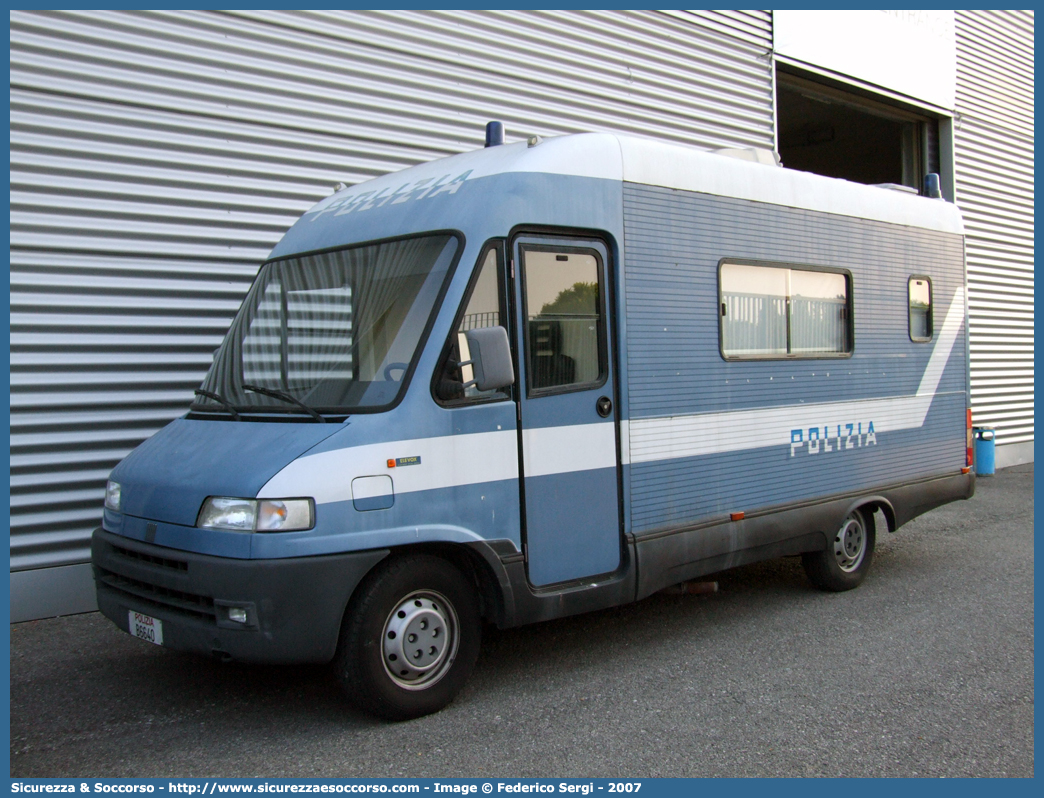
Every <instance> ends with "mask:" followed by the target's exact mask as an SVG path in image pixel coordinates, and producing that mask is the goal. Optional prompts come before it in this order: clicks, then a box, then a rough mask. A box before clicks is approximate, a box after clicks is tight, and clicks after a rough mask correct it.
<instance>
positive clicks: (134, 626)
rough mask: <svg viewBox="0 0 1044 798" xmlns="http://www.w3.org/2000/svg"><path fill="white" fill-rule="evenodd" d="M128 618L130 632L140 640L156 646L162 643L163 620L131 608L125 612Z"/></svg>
mask: <svg viewBox="0 0 1044 798" xmlns="http://www.w3.org/2000/svg"><path fill="white" fill-rule="evenodd" d="M127 615H128V616H129V620H130V633H131V634H132V635H134V636H135V637H137V638H139V639H140V640H147V641H148V642H150V643H155V644H156V645H157V646H162V645H163V621H161V620H160V619H159V618H153V617H152V616H150V615H143V614H142V613H140V612H134V611H133V610H131V611H130V612H128V613H127Z"/></svg>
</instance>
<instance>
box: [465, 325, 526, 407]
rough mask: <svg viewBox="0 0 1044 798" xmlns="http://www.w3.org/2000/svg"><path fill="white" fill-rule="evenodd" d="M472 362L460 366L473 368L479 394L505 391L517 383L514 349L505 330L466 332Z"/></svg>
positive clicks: (491, 328)
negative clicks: (512, 354)
mask: <svg viewBox="0 0 1044 798" xmlns="http://www.w3.org/2000/svg"><path fill="white" fill-rule="evenodd" d="M464 335H465V337H466V338H467V340H468V349H469V351H470V352H471V360H469V361H466V362H464V363H461V364H460V365H462V366H466V365H471V367H472V369H473V370H474V372H475V379H474V380H473V381H472V382H471V383H468V384H469V385H470V384H474V385H475V386H476V387H477V388H478V389H479V390H480V391H493V390H496V389H497V388H506V387H507V386H509V385H512V384H513V383H514V382H515V367H514V364H513V363H512V362H511V345H510V344H509V343H508V334H507V330H505V329H504V328H503V327H480V328H479V329H477V330H465V332H464Z"/></svg>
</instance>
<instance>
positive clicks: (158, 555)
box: [91, 529, 388, 663]
mask: <svg viewBox="0 0 1044 798" xmlns="http://www.w3.org/2000/svg"><path fill="white" fill-rule="evenodd" d="M387 554H388V550H387V549H382V550H375V551H363V552H351V553H348V554H333V555H326V556H322V557H294V558H290V559H279V560H237V559H233V558H229V557H213V556H209V555H204V554H194V553H192V552H186V551H179V550H177V549H170V548H166V547H164V546H156V545H153V544H149V543H143V542H141V541H137V540H131V539H129V538H124V537H120V536H118V535H113V534H111V533H109V532H106V531H105V530H104V529H96V530H94V535H93V537H92V539H91V563H92V566H93V568H94V583H95V587H96V589H97V594H98V609H99V610H101V612H102V614H103V615H105V617H107V618H108V619H109V620H111V621H112V622H113V623H115V624H116V625H117V626H118V627H120V628H121V629H122V630H123V631H125V632H128V631H129V628H128V626H129V623H128V614H129V613H130V612H132V611H133V612H141V613H144V614H146V615H150V616H152V617H154V618H158V619H159V620H161V621H162V622H163V645H164V646H165V647H167V648H173V649H178V650H180V651H191V652H195V653H199V654H207V655H215V656H219V657H221V658H223V659H228V658H231V659H234V660H239V661H242V662H265V663H290V662H328V661H329V660H331V659H332V658H333V655H334V651H335V650H336V648H337V637H338V634H339V633H340V627H341V618H342V616H343V614H344V608H345V606H346V605H347V604H348V599H349V598H350V597H351V594H352V592H353V591H354V590H355V587H356V586H357V585H358V584H359V582H360V581H361V580H362V578H363V577H364V576H365V575H366V573H367V572H368V571H369V570H370V569H371V568H372V567H373V566H374V565H376V564H377V563H378V562H380V561H381V560H382V559H384V557H386V556H387ZM233 606H234V607H243V608H246V614H247V622H246V623H245V624H244V623H237V622H235V621H232V620H230V618H229V615H228V610H229V608H230V607H233Z"/></svg>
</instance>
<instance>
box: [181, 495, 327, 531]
mask: <svg viewBox="0 0 1044 798" xmlns="http://www.w3.org/2000/svg"><path fill="white" fill-rule="evenodd" d="M314 518H315V513H314V512H313V510H312V500H311V499H234V498H230V497H228V496H211V497H210V498H208V499H207V500H206V501H205V502H203V507H202V508H201V509H200V511H199V518H198V519H197V521H196V526H198V527H199V528H201V529H229V530H232V531H234V532H255V531H256V532H293V531H295V530H299V529H311V528H312V526H313V524H314V523H315V522H314Z"/></svg>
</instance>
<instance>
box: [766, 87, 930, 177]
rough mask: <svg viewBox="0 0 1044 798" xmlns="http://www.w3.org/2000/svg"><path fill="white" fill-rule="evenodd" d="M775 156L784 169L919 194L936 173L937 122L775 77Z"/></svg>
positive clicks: (836, 91)
mask: <svg viewBox="0 0 1044 798" xmlns="http://www.w3.org/2000/svg"><path fill="white" fill-rule="evenodd" d="M776 79H777V83H776V105H777V119H778V125H779V155H780V158H781V159H782V161H783V165H784V166H786V167H787V168H789V169H800V170H802V171H805V172H815V173H816V174H820V175H827V176H828V177H839V178H842V179H844V180H851V181H853V182H856V183H867V184H871V185H876V184H893V185H900V186H907V187H909V188H910V189H913V190H915V191H918V192H919V191H920V190H921V188H922V186H923V185H924V176H925V175H926V174H927V173H928V172H939V125H938V122H937V120H935V119H933V118H930V117H928V116H921V115H918V114H915V113H913V112H910V111H907V110H905V109H901V108H897V107H892V106H889V105H887V104H885V103H882V102H878V101H875V100H872V99H870V98H867V97H864V96H861V95H857V94H855V93H852V92H848V91H845V90H843V89H840V88H837V87H834V86H828V85H826V84H823V83H817V82H814V81H811V80H808V79H807V78H803V77H799V76H797V75H793V74H790V73H787V72H777V73H776Z"/></svg>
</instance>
